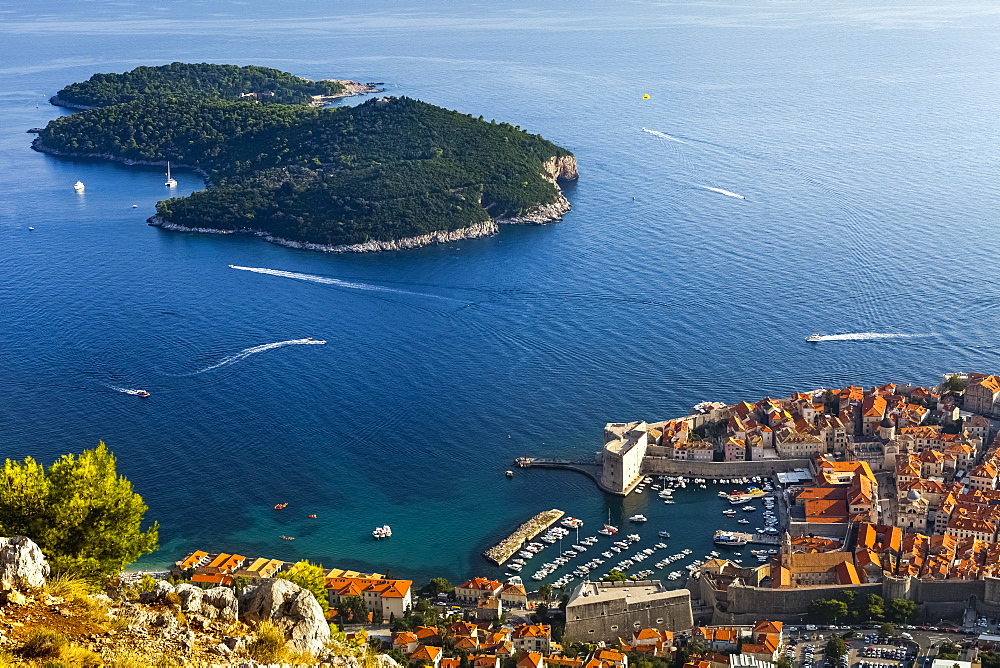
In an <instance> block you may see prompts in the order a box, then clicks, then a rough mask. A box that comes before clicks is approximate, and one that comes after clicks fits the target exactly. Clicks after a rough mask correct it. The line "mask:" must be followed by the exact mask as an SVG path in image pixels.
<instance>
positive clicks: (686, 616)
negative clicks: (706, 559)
mask: <svg viewBox="0 0 1000 668" xmlns="http://www.w3.org/2000/svg"><path fill="white" fill-rule="evenodd" d="M633 584H639V583H633ZM636 622H638V623H639V624H640V625H641V628H659V629H666V630H668V631H675V632H676V631H686V630H688V629H690V628H691V627H692V626H693V625H694V619H693V617H692V615H691V594H690V592H689V591H688V590H687V589H678V590H675V591H671V592H664V593H660V594H654V595H652V596H643V597H639V600H637V601H635V602H631V601H627V600H626V598H625V597H624V596H623V597H622V598H621V599H615V600H611V601H609V600H603V601H601V600H598V601H595V602H593V603H590V602H587V601H586V599H582V600H581V599H577V600H576V601H574V602H572V603H571V604H570V605H568V606H567V609H566V631H565V633H564V637H563V642H564V643H567V642H571V641H580V642H597V641H598V640H603V641H605V642H614V641H615V640H617V639H618V638H619V637H620V636H622V635H627V634H629V633H631V632H632V629H633V628H634V624H635V623H636Z"/></svg>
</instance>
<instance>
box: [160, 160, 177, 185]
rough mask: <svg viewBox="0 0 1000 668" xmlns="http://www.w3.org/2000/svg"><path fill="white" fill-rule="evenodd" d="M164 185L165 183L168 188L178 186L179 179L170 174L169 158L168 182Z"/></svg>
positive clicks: (168, 162)
mask: <svg viewBox="0 0 1000 668" xmlns="http://www.w3.org/2000/svg"><path fill="white" fill-rule="evenodd" d="M163 185H165V186H166V187H168V188H176V187H177V179H175V178H173V177H172V176H170V161H169V160H167V180H166V182H164V184H163Z"/></svg>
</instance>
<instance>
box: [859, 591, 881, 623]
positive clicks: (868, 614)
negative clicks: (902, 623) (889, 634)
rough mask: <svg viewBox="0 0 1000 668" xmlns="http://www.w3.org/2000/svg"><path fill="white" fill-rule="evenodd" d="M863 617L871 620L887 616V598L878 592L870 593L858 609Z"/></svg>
mask: <svg viewBox="0 0 1000 668" xmlns="http://www.w3.org/2000/svg"><path fill="white" fill-rule="evenodd" d="M858 613H859V615H860V616H861V618H862V619H867V620H869V621H871V620H873V619H882V618H883V617H884V616H885V599H883V598H882V597H881V596H879V595H878V594H868V596H866V597H865V598H864V601H863V603H862V605H861V608H860V609H859V611H858Z"/></svg>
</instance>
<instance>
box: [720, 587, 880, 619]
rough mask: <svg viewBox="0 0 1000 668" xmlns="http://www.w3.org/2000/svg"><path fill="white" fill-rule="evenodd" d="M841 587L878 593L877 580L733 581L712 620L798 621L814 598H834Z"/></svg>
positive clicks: (867, 592) (861, 593)
mask: <svg viewBox="0 0 1000 668" xmlns="http://www.w3.org/2000/svg"><path fill="white" fill-rule="evenodd" d="M845 589H851V590H854V591H855V592H857V595H858V596H865V595H867V594H878V595H879V596H881V595H882V585H881V583H875V584H864V585H855V586H853V587H844V586H840V585H825V586H817V587H797V588H795V589H766V588H761V587H746V586H743V585H736V584H734V585H731V586H730V587H729V593H728V597H727V598H728V602H727V606H726V610H724V611H723V610H717V612H716V615H715V616H714V617H713V623H720V624H749V623H752V622H754V621H755V620H760V619H773V620H776V621H784V622H798V621H800V618H801V615H802V614H803V613H805V611H806V610H807V609H808V608H809V604H810V603H812V602H813V601H814V600H816V599H817V598H834V597H835V596H836V595H837V593H838V592H840V591H843V590H845Z"/></svg>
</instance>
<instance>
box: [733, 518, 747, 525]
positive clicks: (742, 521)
mask: <svg viewBox="0 0 1000 668" xmlns="http://www.w3.org/2000/svg"><path fill="white" fill-rule="evenodd" d="M736 522H737V523H739V524H750V520H748V519H747V518H745V517H741V518H740V519H738V520H736Z"/></svg>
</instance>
